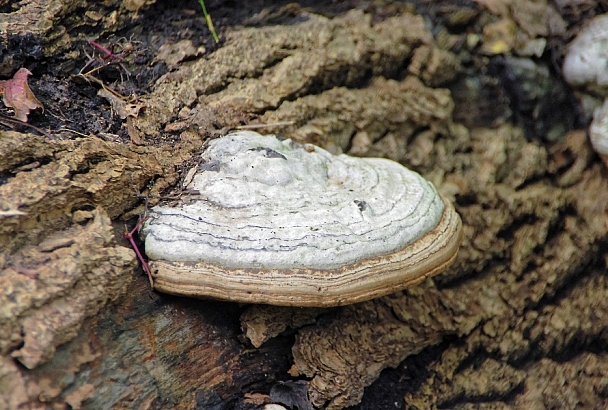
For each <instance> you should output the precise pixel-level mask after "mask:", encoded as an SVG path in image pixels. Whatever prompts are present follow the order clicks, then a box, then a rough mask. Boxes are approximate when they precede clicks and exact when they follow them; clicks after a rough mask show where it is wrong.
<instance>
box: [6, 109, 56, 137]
mask: <svg viewBox="0 0 608 410" xmlns="http://www.w3.org/2000/svg"><path fill="white" fill-rule="evenodd" d="M3 121H6V122H9V123H12V124H17V125H23V126H24V127H30V128H31V129H34V130H36V131H38V132H39V133H41V134H42V135H44V136H45V137H47V138H52V137H53V136H52V135H51V134H49V133H48V132H46V131H45V130H43V129H41V128H38V127H35V126H33V125H32V124H28V123H27V122H23V121H20V120H18V119H16V118H13V117H9V116H8V115H4V114H0V122H3ZM5 125H6V124H5Z"/></svg>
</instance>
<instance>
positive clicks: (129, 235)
mask: <svg viewBox="0 0 608 410" xmlns="http://www.w3.org/2000/svg"><path fill="white" fill-rule="evenodd" d="M146 218H147V217H146ZM146 218H143V217H142V216H141V215H140V216H139V219H138V220H137V223H136V224H135V227H134V228H133V229H131V231H130V232H125V233H123V234H122V237H123V238H125V239H127V240H128V241H129V242H130V243H131V246H132V247H133V250H134V251H135V254H136V255H137V259H139V261H140V262H141V267H142V268H143V270H144V272H146V274H147V275H148V279H149V280H150V286H151V287H152V289H154V281H153V280H152V272H150V268H149V267H148V263H147V262H146V260H145V259H144V257H143V255H142V254H141V252H140V251H139V248H138V247H137V244H136V243H135V239H133V234H134V233H135V232H137V230H138V229H139V227H140V226H141V224H142V223H144V221H145V220H146Z"/></svg>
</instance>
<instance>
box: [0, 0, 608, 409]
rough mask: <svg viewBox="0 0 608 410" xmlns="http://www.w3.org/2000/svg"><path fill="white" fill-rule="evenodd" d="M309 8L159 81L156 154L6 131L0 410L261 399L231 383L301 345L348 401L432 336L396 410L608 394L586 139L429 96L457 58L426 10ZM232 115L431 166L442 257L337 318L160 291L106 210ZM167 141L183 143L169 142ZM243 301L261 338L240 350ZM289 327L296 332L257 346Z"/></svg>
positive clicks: (0, 227) (153, 182) (603, 287)
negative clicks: (534, 131) (486, 122)
mask: <svg viewBox="0 0 608 410" xmlns="http://www.w3.org/2000/svg"><path fill="white" fill-rule="evenodd" d="M302 16H303V17H305V18H303V19H302V20H303V21H302V22H299V23H297V24H294V25H291V26H268V27H263V28H255V29H252V28H245V29H234V30H231V31H230V32H229V33H228V34H227V43H226V45H225V46H224V47H223V48H221V49H219V50H218V51H217V52H215V53H213V54H211V55H210V56H209V57H208V58H207V59H198V60H194V61H191V62H188V63H185V64H183V66H182V67H181V68H179V69H178V70H176V71H175V72H172V73H170V74H168V75H167V76H165V77H164V78H163V79H162V80H161V81H160V82H159V84H158V86H157V87H156V89H155V91H154V92H153V93H152V94H151V95H149V96H147V97H146V101H145V105H146V107H147V110H146V112H145V114H142V115H140V116H139V117H138V118H136V119H134V121H133V129H132V130H131V131H132V132H134V133H135V132H137V133H138V136H139V137H140V138H141V140H143V141H148V142H150V143H154V144H155V145H154V146H152V145H151V146H147V147H136V146H125V145H121V144H115V143H109V142H106V141H102V140H100V139H97V138H94V137H90V138H84V139H78V140H74V141H57V140H53V141H51V140H45V139H43V138H40V137H35V136H31V135H24V134H18V133H12V132H4V133H3V134H2V138H0V198H1V200H0V207H1V208H0V244H1V246H2V254H1V255H0V269H1V271H0V272H1V273H0V282H1V284H2V287H1V289H3V290H2V291H1V292H2V293H0V298H1V299H0V315H1V316H0V354H1V360H0V397H1V399H0V408H10V409H13V408H31V407H40V408H45V407H49V408H50V407H51V406H52V407H54V408H61V407H62V406H63V407H64V408H67V406H70V407H72V408H117V407H130V408H167V407H175V408H197V407H198V408H212V407H214V406H217V408H224V406H230V405H233V404H234V403H239V405H241V406H242V408H253V407H254V405H253V404H248V405H247V404H246V403H248V402H247V400H244V399H243V392H258V391H262V392H267V391H268V388H269V385H271V384H272V383H273V380H275V379H285V378H287V377H288V376H287V373H286V372H287V370H288V368H289V365H290V363H288V360H287V359H285V358H284V355H285V353H286V352H287V351H288V350H289V349H291V350H292V353H293V365H292V367H291V370H290V374H292V375H294V376H296V375H299V376H305V377H306V378H307V379H308V380H310V383H309V394H310V398H311V399H312V401H313V403H314V404H315V405H317V406H326V407H327V408H332V409H338V408H344V407H346V406H349V405H353V404H356V403H358V402H359V401H360V400H361V397H362V395H363V392H364V388H365V387H366V386H368V385H370V384H371V383H373V381H374V380H376V379H377V378H378V376H379V374H380V372H381V371H382V370H383V369H385V368H387V367H396V366H398V365H399V363H401V362H402V361H403V360H404V359H406V358H407V357H409V356H412V355H416V354H417V353H419V352H421V351H423V350H424V349H425V348H427V347H431V346H436V345H439V344H441V346H442V348H441V350H440V353H439V354H438V355H437V356H436V357H434V358H433V360H430V361H429V362H428V365H427V366H426V368H425V372H423V373H422V374H415V375H412V376H416V379H415V381H414V382H412V383H411V384H412V387H411V389H410V390H409V391H408V393H407V396H406V402H407V403H408V405H411V406H417V407H418V408H432V407H435V406H449V407H454V408H458V407H460V408H470V407H474V406H476V405H479V403H480V402H483V406H486V407H488V408H506V407H511V406H515V407H520V408H521V407H527V408H529V407H533V406H549V407H550V406H551V405H552V404H554V403H556V401H559V403H569V404H572V406H574V405H582V406H587V407H588V408H590V407H594V406H598V407H601V406H602V405H605V404H606V403H605V394H604V392H605V391H606V389H607V388H608V385H607V382H606V381H607V380H608V378H607V377H606V375H605V370H603V369H604V368H605V366H603V365H604V364H605V362H606V357H605V356H606V355H605V351H604V350H605V349H603V348H602V347H599V348H597V346H605V343H606V334H607V333H606V329H607V326H608V314H606V313H605V312H604V311H606V310H608V302H607V300H608V298H606V291H607V290H608V283H607V282H606V280H605V279H604V276H603V275H602V270H604V271H605V263H604V261H603V259H602V257H603V256H604V255H605V251H602V250H601V248H602V245H604V248H605V245H606V239H607V238H606V230H607V223H608V213H607V204H608V190H607V189H606V188H605V181H606V179H605V178H606V171H605V170H604V169H603V168H602V166H601V164H600V163H599V162H598V160H597V158H596V157H595V156H594V155H593V154H592V152H591V151H590V149H589V146H588V143H587V141H586V138H585V135H584V133H583V132H578V133H577V132H574V133H571V134H569V135H568V136H567V138H566V139H565V140H564V141H563V142H560V143H556V144H554V145H553V146H551V147H546V146H543V145H541V144H539V143H535V142H529V141H527V140H526V139H525V138H524V137H523V135H522V132H521V131H520V130H519V129H517V128H514V127H511V126H508V125H504V126H502V127H499V128H497V129H492V130H490V129H474V130H467V129H466V128H465V127H463V126H461V125H458V124H454V123H453V122H452V119H451V118H452V109H453V105H454V103H453V101H452V98H451V96H450V93H449V92H448V91H447V90H445V89H441V88H437V87H439V86H441V85H442V84H444V83H445V82H446V81H448V80H450V79H451V78H452V77H453V76H454V75H456V70H454V68H455V67H457V66H458V63H457V59H456V57H455V56H454V55H453V54H452V53H450V52H449V51H447V50H445V49H442V48H441V47H440V46H438V45H437V44H436V43H435V40H434V39H433V36H432V35H431V33H430V32H429V31H428V30H427V29H426V28H425V26H424V20H423V19H422V17H420V16H414V15H411V14H408V13H402V14H398V15H396V16H394V17H390V18H387V19H385V20H383V21H382V22H379V23H376V24H371V21H370V17H369V16H367V15H365V14H363V13H362V12H359V11H354V12H350V13H347V14H345V15H343V16H339V17H337V18H334V19H327V18H324V17H320V16H317V15H314V14H305V13H303V14H302ZM242 122H259V123H266V124H275V125H274V126H273V127H269V128H267V130H268V131H269V132H275V133H277V134H281V135H285V136H290V137H292V138H295V139H298V140H302V141H308V142H314V143H317V144H321V145H323V146H325V147H327V148H329V149H331V150H334V151H340V150H342V151H345V152H350V153H352V154H355V155H374V156H376V155H379V156H386V157H389V158H393V159H396V160H399V161H402V162H403V163H404V164H405V165H407V166H409V167H411V168H413V169H415V170H417V171H419V172H421V173H422V174H423V175H424V176H426V177H427V178H428V179H430V180H432V181H433V182H434V183H435V185H436V186H437V187H438V189H439V190H440V191H441V192H442V193H443V194H444V195H446V196H447V197H449V198H451V199H453V200H454V202H455V205H456V207H457V210H458V211H459V213H460V215H461V216H462V218H463V222H464V229H465V240H464V243H463V246H462V249H461V251H460V253H459V256H458V259H457V262H456V263H455V265H454V266H453V268H451V269H450V271H449V272H446V274H444V275H441V276H439V277H437V278H436V279H435V280H429V281H427V282H425V283H424V284H422V285H420V286H418V287H415V288H412V289H410V290H408V291H405V292H402V293H399V294H395V295H392V296H388V297H384V298H380V299H377V300H373V301H370V302H366V303H362V304H358V305H353V306H348V307H344V308H337V309H327V310H314V311H306V310H299V309H290V310H282V309H275V308H269V307H264V308H260V307H255V306H254V307H248V308H247V309H246V310H245V312H244V313H243V311H242V309H241V308H239V307H238V306H235V305H234V304H229V303H216V302H205V301H197V300H184V299H179V298H174V297H168V296H164V295H158V294H156V295H153V296H152V297H150V296H149V295H148V294H147V293H146V292H145V291H143V290H142V289H144V286H145V279H143V278H142V277H140V276H137V277H135V278H134V276H133V267H134V266H135V260H134V255H133V253H132V252H131V251H130V250H127V248H125V247H124V246H123V245H125V244H124V243H122V244H118V243H117V236H118V235H117V233H115V232H114V231H113V228H112V226H111V224H110V219H115V218H117V217H120V216H125V215H133V214H135V213H137V212H139V211H141V208H139V209H136V210H134V209H133V208H134V207H135V206H136V205H137V203H138V202H137V201H138V198H137V197H136V196H135V193H134V191H138V192H144V193H148V194H150V195H151V196H152V197H153V198H156V197H157V196H158V194H159V193H160V192H162V191H163V190H164V189H165V188H166V187H168V186H170V185H171V184H174V183H175V182H176V181H177V180H178V178H179V175H178V173H177V171H176V170H177V169H179V166H180V165H181V164H182V163H183V162H184V161H186V160H190V159H191V157H192V155H193V153H194V152H195V151H196V150H197V149H199V148H200V146H201V145H202V143H203V141H204V138H203V137H202V136H201V135H199V133H200V134H203V133H205V132H213V131H214V130H219V129H222V128H224V127H234V126H236V125H239V124H240V123H242ZM285 122H288V123H285ZM167 133H174V134H178V135H179V140H180V142H179V143H178V144H176V145H175V146H169V144H166V145H164V144H163V141H165V137H166V134H167ZM121 229H122V227H121ZM91 244H94V245H91ZM603 252H604V253H603ZM121 295H122V296H121ZM108 300H117V302H116V303H114V304H112V305H111V306H110V307H106V303H107V301H108ZM241 313H243V316H242V326H243V327H244V328H245V330H246V334H247V335H248V336H249V337H250V338H251V341H252V342H253V343H254V344H255V345H256V346H260V345H261V346H262V347H261V348H259V349H251V348H250V347H249V346H248V344H247V343H244V342H241V341H240V340H239V335H238V325H239V324H238V317H239V315H241ZM91 316H92V317H91ZM87 317H89V318H88V319H87ZM288 327H290V328H292V329H295V330H290V331H291V332H296V338H295V343H294V342H293V340H292V339H290V337H283V338H279V339H275V340H270V341H267V340H268V339H269V338H271V337H272V336H274V335H277V334H279V333H281V332H283V331H284V330H285V329H287V328H288ZM265 341H266V343H265V344H262V343H264V342H265ZM291 343H293V346H291ZM564 357H565V358H566V359H568V360H563V358H564ZM17 361H18V362H20V363H21V364H23V365H24V366H25V367H24V366H21V365H19V364H18V363H17ZM577 371H578V373H577ZM573 374H577V376H573ZM404 383H406V382H404ZM566 385H567V386H568V387H567V388H565V387H564V386H566ZM249 403H251V401H250V402H249ZM247 406H249V407H247Z"/></svg>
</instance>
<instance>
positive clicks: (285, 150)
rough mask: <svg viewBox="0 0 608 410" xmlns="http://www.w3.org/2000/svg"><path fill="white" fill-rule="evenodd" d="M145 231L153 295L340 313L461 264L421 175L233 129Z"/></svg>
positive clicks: (453, 219) (456, 227)
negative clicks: (178, 199)
mask: <svg viewBox="0 0 608 410" xmlns="http://www.w3.org/2000/svg"><path fill="white" fill-rule="evenodd" d="M186 188H187V189H188V190H189V192H193V191H197V192H198V196H197V198H196V200H189V201H183V202H182V203H180V204H178V205H176V206H156V207H154V208H152V209H151V211H150V214H149V217H148V219H147V220H146V223H145V225H144V229H143V231H142V233H143V235H144V237H145V247H146V253H147V255H148V257H149V259H150V268H151V270H152V274H153V277H154V282H155V288H156V289H158V290H160V291H164V292H168V293H173V294H178V295H187V296H195V297H213V298H219V299H226V300H233V301H240V302H250V303H268V304H276V305H291V306H333V305H342V304H348V303H354V302H358V301H362V300H367V299H371V298H374V297H378V296H382V295H385V294H389V293H393V292H396V291H398V290H401V289H403V288H405V287H408V286H411V285H413V284H415V283H418V282H420V281H421V280H424V279H425V278H426V277H429V276H431V275H434V274H436V273H439V272H440V271H442V270H444V269H445V268H446V267H447V266H449V265H450V264H451V262H452V261H453V259H454V258H455V255H456V252H457V250H458V246H459V244H460V237H461V232H460V231H461V223H460V218H459V217H458V215H457V214H456V212H455V211H454V208H453V207H452V205H451V204H450V203H449V202H447V201H445V200H443V199H442V198H441V197H440V196H439V195H438V193H437V191H436V190H435V188H434V187H433V186H432V185H431V183H430V182H428V181H426V180H425V179H424V178H422V177H421V176H420V175H418V174H417V173H415V172H412V171H410V170H408V169H407V168H405V167H403V166H402V165H400V164H398V163H396V162H393V161H390V160H387V159H382V158H355V157H350V156H347V155H337V156H335V155H332V154H330V153H329V152H327V151H325V150H323V149H321V148H319V147H316V146H313V145H310V144H305V145H302V144H299V143H296V142H294V141H292V140H290V139H285V140H280V139H278V138H277V137H275V136H272V135H270V136H263V135H260V134H257V133H255V132H238V133H234V134H230V135H228V136H226V137H223V138H219V139H216V140H212V141H210V142H209V146H208V148H207V150H206V151H205V153H204V154H203V162H202V165H201V166H200V167H199V170H198V172H197V173H196V174H195V176H194V178H193V179H192V181H191V182H190V183H189V185H188V186H187V187H186Z"/></svg>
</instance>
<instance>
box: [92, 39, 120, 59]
mask: <svg viewBox="0 0 608 410" xmlns="http://www.w3.org/2000/svg"><path fill="white" fill-rule="evenodd" d="M89 44H90V45H92V46H93V47H95V48H96V49H98V50H101V51H102V52H103V53H105V56H104V57H102V59H104V60H107V59H108V58H119V57H118V56H117V55H116V54H114V53H113V52H111V51H110V50H108V49H107V48H105V47H104V46H102V45H101V44H99V43H98V42H96V41H93V40H89Z"/></svg>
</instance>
